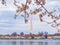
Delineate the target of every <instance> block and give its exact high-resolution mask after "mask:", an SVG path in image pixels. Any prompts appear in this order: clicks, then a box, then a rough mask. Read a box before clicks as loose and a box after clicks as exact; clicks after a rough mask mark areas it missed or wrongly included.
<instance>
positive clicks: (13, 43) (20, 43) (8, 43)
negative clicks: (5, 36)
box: [0, 40, 60, 45]
mask: <svg viewBox="0 0 60 45" xmlns="http://www.w3.org/2000/svg"><path fill="white" fill-rule="evenodd" d="M0 45H60V40H0Z"/></svg>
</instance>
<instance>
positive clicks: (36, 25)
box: [0, 0, 60, 34]
mask: <svg viewBox="0 0 60 45" xmlns="http://www.w3.org/2000/svg"><path fill="white" fill-rule="evenodd" d="M6 2H7V6H4V5H2V4H1V0H0V34H11V33H13V32H17V33H20V32H24V33H29V32H30V24H29V23H27V24H25V23H24V18H23V17H21V16H20V15H19V16H18V17H17V19H16V20H14V14H15V10H16V9H17V7H15V6H14V5H13V0H6ZM18 2H19V0H18ZM20 2H21V3H24V0H21V1H20ZM44 6H45V8H46V9H47V10H48V11H52V10H53V9H57V8H58V7H60V0H46V4H45V5H44ZM32 7H33V6H32ZM33 8H34V7H33ZM33 8H32V9H33ZM57 13H59V12H58V11H57ZM57 13H56V14H57ZM46 19H47V18H46ZM49 21H50V20H49ZM32 22H33V30H32V33H35V34H36V33H38V32H46V31H47V32H48V33H50V34H53V33H56V32H57V29H56V28H53V27H51V26H50V25H48V24H46V23H44V22H40V21H39V16H38V15H34V16H33V18H32Z"/></svg>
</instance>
